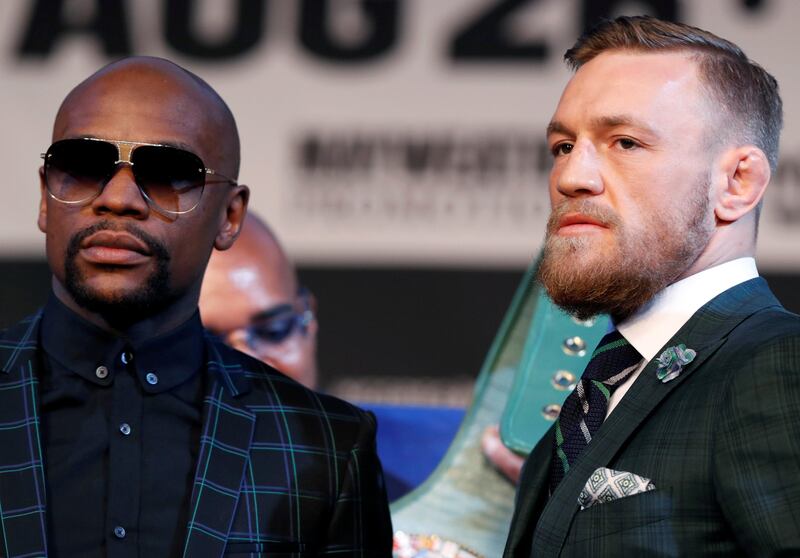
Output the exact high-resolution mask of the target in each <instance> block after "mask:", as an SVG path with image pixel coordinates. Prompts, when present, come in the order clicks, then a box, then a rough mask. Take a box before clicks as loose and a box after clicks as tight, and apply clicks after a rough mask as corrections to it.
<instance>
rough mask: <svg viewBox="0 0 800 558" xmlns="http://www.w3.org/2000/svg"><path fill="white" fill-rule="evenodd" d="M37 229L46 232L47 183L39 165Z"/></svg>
mask: <svg viewBox="0 0 800 558" xmlns="http://www.w3.org/2000/svg"><path fill="white" fill-rule="evenodd" d="M39 195H40V197H39V218H38V219H37V224H38V225H39V230H40V231H42V232H43V233H46V232H47V183H46V182H45V180H44V167H39Z"/></svg>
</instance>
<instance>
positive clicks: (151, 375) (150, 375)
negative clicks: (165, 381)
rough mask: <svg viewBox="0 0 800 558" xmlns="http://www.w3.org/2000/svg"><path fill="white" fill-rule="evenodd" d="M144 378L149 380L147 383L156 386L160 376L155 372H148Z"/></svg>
mask: <svg viewBox="0 0 800 558" xmlns="http://www.w3.org/2000/svg"><path fill="white" fill-rule="evenodd" d="M144 379H145V380H147V383H148V384H150V385H151V386H154V385H156V384H157V383H158V376H156V375H155V374H154V373H153V372H148V373H147V375H146V376H145V377H144Z"/></svg>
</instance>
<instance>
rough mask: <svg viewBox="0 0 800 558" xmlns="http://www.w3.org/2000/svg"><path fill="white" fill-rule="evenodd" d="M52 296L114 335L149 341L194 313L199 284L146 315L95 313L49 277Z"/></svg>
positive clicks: (173, 327)
mask: <svg viewBox="0 0 800 558" xmlns="http://www.w3.org/2000/svg"><path fill="white" fill-rule="evenodd" d="M52 288H53V294H55V295H56V298H58V300H59V301H61V303H62V304H64V306H66V307H67V308H69V309H70V310H72V311H73V312H75V313H76V314H78V315H79V316H81V317H82V318H83V319H85V320H87V321H89V322H91V323H92V324H94V325H96V326H97V327H99V328H101V329H103V330H105V331H108V332H109V333H112V334H114V335H118V336H122V337H127V338H129V339H150V338H153V337H157V336H159V335H161V334H163V333H166V332H168V331H171V330H173V329H175V328H176V327H178V326H179V325H181V324H182V323H184V322H185V321H186V320H188V319H189V318H191V317H192V316H193V315H194V313H195V312H196V311H197V300H198V297H199V285H198V287H197V288H195V289H192V290H191V291H190V292H187V293H184V294H183V295H181V296H179V297H178V298H176V299H174V300H172V301H171V302H170V303H169V304H167V305H166V306H164V307H162V308H158V309H155V310H153V311H152V312H148V313H144V312H142V313H130V312H113V311H112V312H97V311H94V310H90V309H88V308H85V307H83V306H81V305H80V304H78V303H77V302H76V301H75V299H74V298H73V297H72V295H71V294H70V293H69V291H67V289H66V288H65V287H64V286H63V285H62V284H61V283H60V282H59V281H58V279H56V278H55V277H53V280H52Z"/></svg>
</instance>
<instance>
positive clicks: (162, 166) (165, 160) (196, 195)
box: [131, 145, 206, 213]
mask: <svg viewBox="0 0 800 558" xmlns="http://www.w3.org/2000/svg"><path fill="white" fill-rule="evenodd" d="M131 162H132V163H133V173H134V176H135V177H136V182H137V184H139V187H140V188H142V190H143V191H144V193H145V194H147V197H149V198H150V200H151V201H152V202H153V203H154V204H156V205H157V206H158V207H160V208H161V209H164V210H166V211H169V212H172V213H182V212H185V211H189V210H191V209H192V208H194V207H195V206H196V205H197V204H198V202H199V201H200V196H201V195H202V194H203V185H204V184H205V176H206V173H205V167H204V165H203V161H202V160H200V157H198V156H197V155H195V154H194V153H190V152H189V151H185V150H183V149H178V148H176V147H166V146H151V145H142V146H139V147H137V148H136V149H134V150H133V154H132V155H131Z"/></svg>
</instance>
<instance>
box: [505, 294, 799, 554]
mask: <svg viewBox="0 0 800 558" xmlns="http://www.w3.org/2000/svg"><path fill="white" fill-rule="evenodd" d="M679 343H684V344H685V345H686V346H687V347H689V348H692V349H695V350H696V351H697V357H696V358H695V360H694V361H693V362H692V363H691V364H689V365H687V366H686V367H685V369H684V370H683V372H682V373H681V375H680V376H678V377H677V378H676V379H674V380H672V381H669V382H667V383H662V382H661V381H659V380H658V379H657V377H656V369H657V364H656V363H655V362H650V363H648V365H647V366H646V367H645V368H644V370H643V372H642V374H641V375H640V376H639V378H637V380H636V381H635V382H634V384H633V386H632V387H631V389H630V391H628V393H627V394H626V395H625V397H624V398H623V399H622V400H621V401H620V404H619V406H618V407H617V408H616V409H615V410H614V412H613V413H611V415H609V417H608V419H607V420H606V421H605V423H603V425H602V427H601V428H600V430H599V431H598V433H597V434H596V435H595V437H594V438H593V439H592V442H591V443H590V444H589V446H588V447H587V448H586V450H585V451H584V453H583V454H582V455H581V456H580V457H579V458H578V460H577V461H576V463H575V464H574V465H573V467H572V468H571V469H570V470H569V472H568V473H567V475H566V476H565V477H564V480H563V481H562V482H561V484H560V485H559V486H558V488H557V489H556V490H555V492H553V494H552V495H551V496H550V497H549V498H548V495H547V492H548V488H547V486H548V465H549V463H550V452H551V451H552V447H553V446H552V444H553V430H552V429H551V430H550V432H549V433H548V434H547V435H546V436H545V437H544V438H543V439H542V440H541V441H540V443H539V444H538V445H537V446H536V447H535V448H534V450H533V452H532V453H531V455H530V457H529V458H528V461H527V463H526V466H525V470H524V473H523V477H522V479H521V481H520V487H519V491H518V494H517V507H516V510H515V514H514V518H513V520H512V526H511V532H510V535H509V539H508V542H507V546H506V551H505V556H506V557H523V556H524V557H527V556H536V557H537V558H538V557H548V556H581V557H584V556H623V557H628V558H634V557H636V558H639V557H641V556H778V555H780V556H800V318H799V317H798V316H796V315H793V314H790V313H789V312H787V311H786V310H784V309H783V308H782V307H781V306H780V304H779V303H778V301H777V300H776V299H775V298H774V297H773V295H772V293H771V292H770V291H769V289H768V288H767V285H766V283H765V282H764V280H763V279H754V280H752V281H748V282H746V283H744V284H742V285H739V286H736V287H733V288H732V289H730V290H728V291H726V292H725V293H723V294H721V295H720V296H718V297H716V298H715V299H714V300H712V301H711V302H709V303H708V304H707V305H705V306H704V307H703V308H701V309H700V310H699V311H698V312H697V313H696V314H695V315H694V316H693V317H692V318H691V319H690V320H689V322H688V323H686V324H685V325H684V327H683V328H681V330H680V331H679V332H678V333H677V334H676V335H675V336H674V337H673V338H672V339H671V340H670V341H669V343H667V345H665V347H664V348H666V347H668V346H674V345H677V344H679ZM598 467H609V468H612V469H617V470H621V471H627V472H632V473H636V474H638V475H641V476H644V477H647V478H649V479H652V481H653V483H654V484H655V486H656V490H654V491H652V492H645V493H642V494H637V495H633V496H628V497H626V498H621V499H619V500H615V501H612V502H608V503H604V504H596V505H594V506H592V507H590V508H587V509H585V510H580V508H579V506H578V503H577V499H578V494H579V493H580V491H581V488H582V487H583V485H584V484H585V483H586V481H587V479H588V478H589V475H590V474H591V473H592V472H593V471H594V470H595V469H596V468H598Z"/></svg>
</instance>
